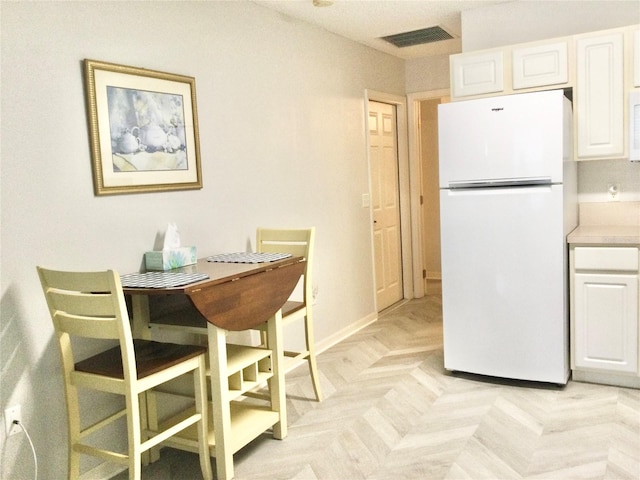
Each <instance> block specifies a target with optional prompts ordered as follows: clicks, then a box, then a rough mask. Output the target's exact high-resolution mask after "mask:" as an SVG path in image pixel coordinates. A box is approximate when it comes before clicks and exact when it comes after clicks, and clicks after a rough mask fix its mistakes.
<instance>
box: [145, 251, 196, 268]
mask: <svg viewBox="0 0 640 480" xmlns="http://www.w3.org/2000/svg"><path fill="white" fill-rule="evenodd" d="M197 258H198V257H197V255H196V247H180V248H172V249H170V250H157V251H153V252H147V253H145V254H144V263H145V266H146V267H147V270H162V271H164V270H172V269H174V268H179V267H184V266H185V265H193V264H194V263H196V261H197Z"/></svg>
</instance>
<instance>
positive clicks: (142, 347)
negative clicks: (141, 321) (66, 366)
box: [75, 339, 207, 379]
mask: <svg viewBox="0 0 640 480" xmlns="http://www.w3.org/2000/svg"><path fill="white" fill-rule="evenodd" d="M133 348H134V350H135V355H136V371H137V374H138V379H140V378H144V377H148V376H149V375H153V374H154V373H158V372H160V371H162V370H165V369H166V368H169V367H172V366H173V365H177V364H179V363H181V362H183V361H185V360H188V359H190V358H193V357H197V356H198V355H201V354H203V353H206V352H207V347H205V346H199V345H178V344H175V343H160V342H154V341H150V340H138V339H136V340H134V341H133ZM75 367H76V370H78V371H81V372H86V373H94V374H97V375H105V376H108V377H111V378H121V379H122V378H124V372H123V368H122V354H121V351H120V347H119V346H118V347H114V348H111V349H109V350H106V351H104V352H102V353H99V354H97V355H94V356H93V357H89V358H87V359H85V360H82V361H80V362H78V363H76V365H75Z"/></svg>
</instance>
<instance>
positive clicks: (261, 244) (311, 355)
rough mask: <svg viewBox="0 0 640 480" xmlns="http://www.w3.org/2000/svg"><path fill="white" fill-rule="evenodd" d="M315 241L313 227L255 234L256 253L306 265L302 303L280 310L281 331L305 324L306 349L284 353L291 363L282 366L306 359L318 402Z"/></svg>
mask: <svg viewBox="0 0 640 480" xmlns="http://www.w3.org/2000/svg"><path fill="white" fill-rule="evenodd" d="M314 242H315V228H314V227H311V228H306V229H275V228H258V230H257V234H256V250H257V251H258V252H275V253H290V254H292V255H294V256H300V257H305V258H306V260H307V262H306V266H305V270H304V273H303V279H302V284H303V288H302V300H301V301H296V300H291V299H290V300H289V301H287V303H285V304H284V306H283V307H282V326H283V330H284V328H286V326H287V325H289V324H291V323H293V322H296V321H300V320H302V321H304V337H305V338H304V339H305V350H302V351H300V352H292V351H286V350H285V352H284V354H285V356H286V357H288V358H289V359H290V360H289V361H288V362H287V364H286V365H285V366H284V370H285V372H288V371H291V370H292V369H293V368H295V367H296V366H298V364H299V362H300V360H306V361H307V363H308V364H309V372H310V373H311V380H312V383H313V389H314V391H315V394H316V399H317V401H318V402H320V401H322V391H321V390H320V376H319V374H318V366H317V363H316V353H315V343H314V337H313V305H312V304H313V292H312V283H311V279H312V276H311V274H312V269H313V249H314ZM261 334H262V341H263V343H265V335H266V327H262V328H261Z"/></svg>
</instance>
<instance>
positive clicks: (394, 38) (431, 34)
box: [381, 27, 453, 48]
mask: <svg viewBox="0 0 640 480" xmlns="http://www.w3.org/2000/svg"><path fill="white" fill-rule="evenodd" d="M381 38H382V40H386V41H387V42H389V43H391V44H393V45H395V46H396V47H398V48H403V47H411V46H413V45H422V44H425V43H433V42H439V41H441V40H449V39H450V38H453V37H452V36H451V35H449V34H448V33H447V32H446V31H444V30H443V29H442V28H440V27H429V28H422V29H420V30H414V31H412V32H404V33H396V34H395V35H387V36H386V37H381Z"/></svg>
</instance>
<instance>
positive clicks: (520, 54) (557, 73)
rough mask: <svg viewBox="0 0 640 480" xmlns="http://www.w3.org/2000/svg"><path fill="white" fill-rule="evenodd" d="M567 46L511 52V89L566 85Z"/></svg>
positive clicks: (537, 47)
mask: <svg viewBox="0 0 640 480" xmlns="http://www.w3.org/2000/svg"><path fill="white" fill-rule="evenodd" d="M568 80H569V73H568V66H567V44H566V43H565V42H561V43H553V44H551V45H539V46H535V47H527V48H518V49H516V50H514V51H513V88H514V89H515V90H517V89H520V88H530V87H541V86H545V85H556V84H561V83H567V81H568Z"/></svg>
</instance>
